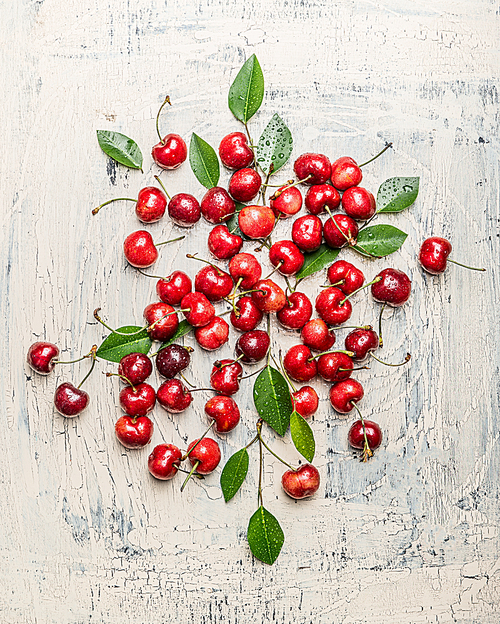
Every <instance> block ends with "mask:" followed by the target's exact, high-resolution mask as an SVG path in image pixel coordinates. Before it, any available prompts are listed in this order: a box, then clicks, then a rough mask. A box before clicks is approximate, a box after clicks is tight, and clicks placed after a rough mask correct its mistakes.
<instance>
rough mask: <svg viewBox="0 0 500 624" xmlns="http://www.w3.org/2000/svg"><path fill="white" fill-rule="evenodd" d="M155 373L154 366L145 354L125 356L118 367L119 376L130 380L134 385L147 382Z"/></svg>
mask: <svg viewBox="0 0 500 624" xmlns="http://www.w3.org/2000/svg"><path fill="white" fill-rule="evenodd" d="M152 372H153V364H152V363H151V360H150V359H149V358H148V356H147V355H144V353H129V354H128V355H124V356H123V357H122V359H121V360H120V363H119V365H118V374H119V375H121V376H122V377H125V378H126V379H128V381H129V382H130V383H131V384H132V385H133V386H135V385H137V384H140V383H142V382H143V381H146V379H147V378H148V377H149V376H150V375H151V373H152Z"/></svg>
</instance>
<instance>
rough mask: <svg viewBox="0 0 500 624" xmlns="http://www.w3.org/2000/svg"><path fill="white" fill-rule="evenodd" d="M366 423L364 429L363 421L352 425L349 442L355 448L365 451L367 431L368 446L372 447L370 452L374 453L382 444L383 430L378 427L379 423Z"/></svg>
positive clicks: (370, 421) (348, 437) (368, 421)
mask: <svg viewBox="0 0 500 624" xmlns="http://www.w3.org/2000/svg"><path fill="white" fill-rule="evenodd" d="M364 422H365V426H364V428H363V423H362V422H361V420H356V422H354V423H353V424H352V425H351V428H350V429H349V433H348V434H347V440H348V442H349V444H350V445H351V446H352V447H353V448H355V449H361V450H363V449H364V448H365V431H366V438H367V440H368V445H369V447H370V450H372V451H374V450H375V449H377V448H378V447H379V446H380V445H381V443H382V430H381V429H380V427H379V426H378V425H377V423H375V422H373V421H372V420H364Z"/></svg>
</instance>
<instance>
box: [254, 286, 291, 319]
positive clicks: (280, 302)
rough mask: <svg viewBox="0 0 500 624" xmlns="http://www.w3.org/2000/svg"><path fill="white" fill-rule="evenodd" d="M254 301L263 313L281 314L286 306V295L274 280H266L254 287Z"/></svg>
mask: <svg viewBox="0 0 500 624" xmlns="http://www.w3.org/2000/svg"><path fill="white" fill-rule="evenodd" d="M254 289H255V290H254V292H253V293H252V300H253V302H254V303H255V305H256V306H257V307H258V308H259V310H261V311H262V312H279V311H280V310H281V309H282V308H284V307H285V305H286V295H285V293H284V292H283V289H282V288H281V286H278V284H276V283H275V282H273V280H270V279H264V280H260V281H258V282H257V283H256V284H255V286H254Z"/></svg>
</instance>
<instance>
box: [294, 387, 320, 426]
mask: <svg viewBox="0 0 500 624" xmlns="http://www.w3.org/2000/svg"><path fill="white" fill-rule="evenodd" d="M292 402H293V409H294V410H295V411H296V412H298V413H299V414H300V415H301V416H302V417H303V418H309V417H310V416H312V415H313V414H315V413H316V412H317V410H318V406H319V398H318V395H317V393H316V390H315V389H314V388H313V387H312V386H302V388H299V389H298V390H296V391H295V392H293V393H292Z"/></svg>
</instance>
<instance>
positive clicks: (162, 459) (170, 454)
mask: <svg viewBox="0 0 500 624" xmlns="http://www.w3.org/2000/svg"><path fill="white" fill-rule="evenodd" d="M181 459H182V453H181V452H180V450H179V449H178V448H177V447H176V446H175V445H174V444H158V446H155V447H154V449H153V452H152V453H151V455H150V456H149V457H148V469H149V472H150V473H151V474H152V475H153V477H155V478H156V479H160V480H161V481H167V480H168V479H172V478H173V477H175V475H176V474H177V469H178V467H179V465H180V463H181Z"/></svg>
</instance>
